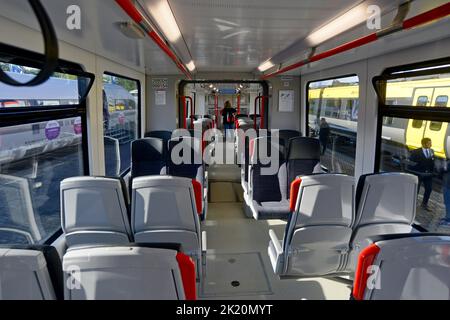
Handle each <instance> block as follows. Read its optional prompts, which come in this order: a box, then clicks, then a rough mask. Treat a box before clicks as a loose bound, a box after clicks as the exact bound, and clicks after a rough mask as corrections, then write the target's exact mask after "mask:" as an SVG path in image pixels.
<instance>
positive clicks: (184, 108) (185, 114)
mask: <svg viewBox="0 0 450 320" xmlns="http://www.w3.org/2000/svg"><path fill="white" fill-rule="evenodd" d="M180 99H182V101H183V129H187V121H186V119H187V115H188V111H187V104H186V100H189V102H190V103H191V104H190V109H191V116H190V118H191V125H190V127H191V129H194V116H195V105H194V103H193V99H192V97H190V96H181V97H180Z"/></svg>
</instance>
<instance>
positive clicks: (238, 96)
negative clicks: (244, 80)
mask: <svg viewBox="0 0 450 320" xmlns="http://www.w3.org/2000/svg"><path fill="white" fill-rule="evenodd" d="M236 97H237V114H241V95H240V94H238V95H237V96H236Z"/></svg>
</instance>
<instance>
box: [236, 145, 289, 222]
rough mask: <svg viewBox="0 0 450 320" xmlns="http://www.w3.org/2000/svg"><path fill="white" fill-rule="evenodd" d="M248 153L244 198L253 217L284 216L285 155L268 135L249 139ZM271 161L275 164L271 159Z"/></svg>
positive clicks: (285, 214) (280, 217)
mask: <svg viewBox="0 0 450 320" xmlns="http://www.w3.org/2000/svg"><path fill="white" fill-rule="evenodd" d="M261 147H264V148H265V150H267V151H263V152H262V153H263V154H264V153H265V154H266V155H263V154H261V152H260V151H259V150H260V148H261ZM250 152H251V156H250V166H249V184H248V193H247V194H246V195H245V196H244V198H245V200H246V203H247V205H248V207H249V208H250V210H251V213H252V216H253V218H255V219H256V220H260V219H286V218H287V217H288V216H289V203H288V201H287V195H286V192H285V190H286V188H285V186H284V184H283V183H284V180H285V175H283V174H282V173H280V167H281V166H282V165H283V164H284V158H283V154H282V153H281V152H280V150H279V145H278V144H276V143H273V142H272V140H271V137H260V138H257V139H254V140H252V142H251V144H250ZM275 158H276V159H275ZM274 160H275V161H277V162H278V163H276V162H270V161H274ZM268 170H270V171H272V172H270V171H268Z"/></svg>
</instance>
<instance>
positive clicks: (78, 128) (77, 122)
mask: <svg viewBox="0 0 450 320" xmlns="http://www.w3.org/2000/svg"><path fill="white" fill-rule="evenodd" d="M73 131H74V132H75V134H81V132H82V127H81V118H80V117H78V118H76V119H75V121H74V122H73Z"/></svg>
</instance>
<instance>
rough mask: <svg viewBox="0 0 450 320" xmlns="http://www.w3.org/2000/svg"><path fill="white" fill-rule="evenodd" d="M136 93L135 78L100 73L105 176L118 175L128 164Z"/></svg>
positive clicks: (136, 116)
mask: <svg viewBox="0 0 450 320" xmlns="http://www.w3.org/2000/svg"><path fill="white" fill-rule="evenodd" d="M139 96H140V84H139V81H137V80H133V79H129V78H125V77H122V76H119V75H114V74H110V73H105V74H104V75H103V129H104V135H105V160H106V161H105V170H106V175H107V176H119V175H122V174H124V173H125V172H126V171H127V170H128V169H129V168H130V164H131V142H132V141H133V140H136V139H138V138H139V119H140V106H139ZM112 159H113V160H114V159H116V160H117V161H112Z"/></svg>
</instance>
